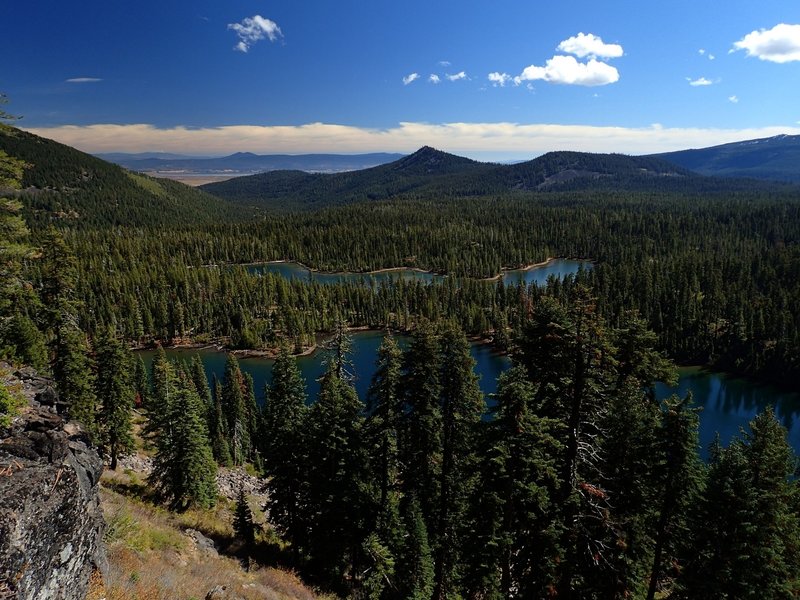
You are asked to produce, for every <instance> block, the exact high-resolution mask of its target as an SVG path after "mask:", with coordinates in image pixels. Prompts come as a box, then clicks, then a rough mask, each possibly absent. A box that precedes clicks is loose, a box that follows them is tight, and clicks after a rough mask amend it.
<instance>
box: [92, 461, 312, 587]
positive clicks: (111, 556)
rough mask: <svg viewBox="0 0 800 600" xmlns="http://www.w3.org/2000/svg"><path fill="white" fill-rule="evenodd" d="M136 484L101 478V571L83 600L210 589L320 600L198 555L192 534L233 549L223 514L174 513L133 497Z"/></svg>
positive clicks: (274, 576) (275, 573) (276, 572)
mask: <svg viewBox="0 0 800 600" xmlns="http://www.w3.org/2000/svg"><path fill="white" fill-rule="evenodd" d="M143 487H144V485H143V484H142V482H140V481H138V479H137V477H136V475H135V474H133V476H132V475H131V474H130V473H129V474H125V473H106V474H104V476H103V485H102V488H101V499H102V503H103V510H104V512H105V516H106V522H107V524H108V529H107V533H106V545H107V550H108V560H109V572H108V576H107V577H106V579H105V581H100V580H99V579H97V578H95V579H94V580H93V582H92V588H91V591H90V593H89V596H88V598H89V600H100V599H101V598H105V599H106V600H190V599H196V600H202V599H203V598H205V596H206V594H207V592H208V591H209V590H210V589H212V588H214V587H215V586H217V585H225V586H227V587H228V589H229V590H230V591H232V592H233V593H235V594H236V595H238V596H241V597H242V598H244V599H246V600H256V599H258V600H264V599H266V600H294V599H297V600H316V599H318V598H322V597H321V596H319V595H317V594H316V593H315V592H313V591H311V590H310V589H309V588H307V587H306V586H304V585H303V584H302V582H301V581H300V580H299V579H298V578H297V577H296V576H295V575H294V574H292V573H290V572H287V571H283V570H280V569H274V568H270V567H260V568H255V569H254V570H251V571H249V572H248V571H247V570H245V569H244V568H243V567H242V563H241V561H240V560H238V559H236V558H231V557H226V556H215V555H213V554H207V553H205V552H203V551H202V550H199V549H198V548H197V546H196V545H195V543H194V541H193V540H192V539H191V538H189V536H187V535H186V534H185V533H184V531H183V530H184V529H186V528H192V529H196V530H198V531H201V532H202V533H203V534H204V535H206V536H208V537H210V538H211V539H213V540H215V541H216V542H217V547H219V548H226V547H229V546H230V547H233V548H235V547H236V546H235V544H233V545H232V544H231V542H232V540H233V531H232V527H231V520H232V511H231V507H229V506H227V505H224V504H223V505H221V506H219V507H218V508H216V509H214V510H210V511H202V510H191V511H187V512H185V513H182V514H174V513H170V512H169V511H167V510H165V509H163V508H160V507H158V506H155V505H153V504H152V503H150V502H148V501H147V500H146V496H145V499H141V497H140V496H138V492H139V491H141V490H142V488H143Z"/></svg>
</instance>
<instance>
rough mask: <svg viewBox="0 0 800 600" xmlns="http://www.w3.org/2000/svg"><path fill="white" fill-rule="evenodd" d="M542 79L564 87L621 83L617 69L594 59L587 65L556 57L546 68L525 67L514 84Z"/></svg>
mask: <svg viewBox="0 0 800 600" xmlns="http://www.w3.org/2000/svg"><path fill="white" fill-rule="evenodd" d="M537 79H540V80H542V81H546V82H548V83H560V84H564V85H583V86H590V87H591V86H598V85H608V84H609V83H615V82H617V81H619V71H617V69H616V68H614V67H612V66H611V65H608V64H606V63H604V62H601V61H599V60H597V59H594V58H592V59H591V60H589V62H587V63H582V62H578V60H576V59H575V57H574V56H554V57H553V58H551V59H549V60H548V61H547V63H546V64H545V66H543V67H538V66H536V65H531V66H529V67H525V70H524V71H522V74H521V75H519V76H517V77H515V78H514V83H516V84H518V85H519V84H520V83H521V82H523V81H535V80H537Z"/></svg>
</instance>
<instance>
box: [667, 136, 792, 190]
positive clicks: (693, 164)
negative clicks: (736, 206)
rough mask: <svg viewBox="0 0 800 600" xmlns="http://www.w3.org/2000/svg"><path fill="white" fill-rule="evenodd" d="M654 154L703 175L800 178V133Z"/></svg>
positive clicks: (784, 179)
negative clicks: (799, 134) (798, 134)
mask: <svg viewBox="0 0 800 600" xmlns="http://www.w3.org/2000/svg"><path fill="white" fill-rule="evenodd" d="M653 157H654V158H658V159H663V160H667V161H669V162H671V163H674V164H676V165H680V166H681V167H683V168H685V169H691V170H692V171H695V172H697V173H702V174H703V175H714V176H718V177H752V178H755V179H768V180H773V181H793V182H800V168H799V167H798V165H800V136H797V135H778V136H775V137H771V138H763V139H759V140H748V141H745V142H734V143H732V144H722V145H721V146H713V147H711V148H699V149H695V150H680V151H678V152H666V153H664V154H655V155H653Z"/></svg>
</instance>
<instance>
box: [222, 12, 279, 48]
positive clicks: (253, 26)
mask: <svg viewBox="0 0 800 600" xmlns="http://www.w3.org/2000/svg"><path fill="white" fill-rule="evenodd" d="M228 29H232V30H233V31H235V32H236V35H237V36H238V37H239V43H237V44H236V45H235V46H234V47H233V49H234V50H238V51H239V52H247V51H248V50H249V49H250V47H251V46H252V45H253V44H255V43H256V42H258V41H260V40H264V39H268V40H269V41H270V42H274V41H276V40H277V39H278V38H282V37H283V33H282V32H281V28H280V27H278V24H277V23H276V22H275V21H272V20H270V19H266V18H264V17H262V16H261V15H253V16H252V17H245V18H244V19H242V21H241V22H240V23H228Z"/></svg>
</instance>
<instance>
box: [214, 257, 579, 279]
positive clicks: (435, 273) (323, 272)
mask: <svg viewBox="0 0 800 600" xmlns="http://www.w3.org/2000/svg"><path fill="white" fill-rule="evenodd" d="M557 260H575V261H586V262H594V261H593V260H592V259H590V258H576V257H569V256H550V257H548V258H546V259H545V260H543V261H540V262H535V263H530V264H527V265H524V266H519V267H501V268H500V272H499V273H497V274H496V275H492V276H491V277H465V278H467V279H475V280H476V281H488V282H491V281H498V280H499V279H502V278H503V277H505V276H506V275H507V274H508V273H511V272H514V271H520V272H523V273H524V272H527V271H532V270H534V269H539V268H542V267H546V266H548V265H549V264H550V263H552V262H554V261H557ZM280 264H295V265H298V266H299V267H300V268H302V269H304V270H305V271H307V272H308V273H309V274H311V273H315V274H318V275H331V276H342V277H348V276H349V277H352V276H359V275H361V276H364V277H368V276H370V275H380V274H383V273H402V272H409V273H421V274H423V275H431V276H433V277H452V275H450V274H448V273H444V272H441V271H433V270H428V269H423V268H421V267H382V268H380V269H373V270H372V271H326V270H322V269H317V268H314V267H309V266H308V265H306V264H305V263H303V262H300V261H299V260H289V259H280V260H266V261H259V262H246V263H224V266H229V267H258V266H261V265H280ZM219 266H220V265H215V264H210V265H203V267H206V268H211V267H217V268H218V267H219Z"/></svg>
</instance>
